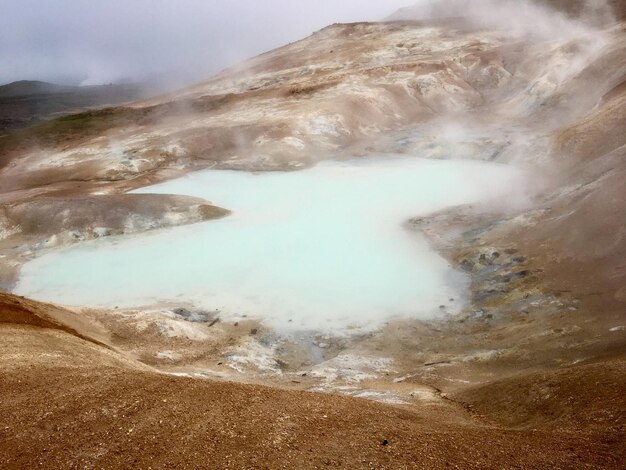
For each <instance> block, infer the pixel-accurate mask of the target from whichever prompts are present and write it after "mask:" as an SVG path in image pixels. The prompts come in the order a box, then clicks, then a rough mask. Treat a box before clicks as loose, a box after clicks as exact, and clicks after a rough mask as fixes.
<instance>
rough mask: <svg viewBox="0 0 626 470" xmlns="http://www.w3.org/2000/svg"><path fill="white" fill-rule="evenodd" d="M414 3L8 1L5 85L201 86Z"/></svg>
mask: <svg viewBox="0 0 626 470" xmlns="http://www.w3.org/2000/svg"><path fill="white" fill-rule="evenodd" d="M410 3H411V0H0V84H2V83H8V82H11V81H14V80H23V79H30V80H47V81H52V82H61V83H84V84H99V83H110V82H118V81H121V80H143V79H146V78H153V77H155V76H156V77H158V76H161V77H173V78H176V79H178V80H181V79H182V80H183V81H197V80H201V79H203V78H205V77H207V76H208V75H210V74H211V73H214V72H216V71H218V70H220V69H222V68H224V67H226V66H228V65H232V64H233V63H236V62H238V61H240V60H242V59H244V58H246V57H250V56H254V55H256V54H258V53H260V52H264V51H267V50H270V49H272V48H275V47H278V46H281V45H283V44H285V43H288V42H291V41H294V40H297V39H299V38H302V37H304V36H307V35H309V34H310V33H312V32H313V31H316V30H318V29H320V28H322V27H324V26H326V25H328V24H331V23H334V22H348V21H361V20H377V19H382V18H384V17H385V16H387V15H389V14H390V13H392V12H393V11H395V10H396V9H397V8H399V7H401V6H406V5H407V4H410Z"/></svg>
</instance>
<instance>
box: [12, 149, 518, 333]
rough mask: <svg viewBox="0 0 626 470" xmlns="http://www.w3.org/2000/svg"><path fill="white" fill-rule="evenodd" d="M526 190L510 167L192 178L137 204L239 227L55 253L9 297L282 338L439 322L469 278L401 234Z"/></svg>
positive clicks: (353, 167)
mask: <svg viewBox="0 0 626 470" xmlns="http://www.w3.org/2000/svg"><path fill="white" fill-rule="evenodd" d="M522 186H523V185H522V176H521V173H520V171H519V170H517V169H515V168H512V167H509V166H503V165H497V164H491V163H489V164H488V163H479V162H470V161H432V160H422V159H417V158H410V159H408V158H406V157H405V158H402V159H400V158H387V159H384V160H383V159H368V160H359V161H347V162H325V163H321V164H319V165H317V166H316V167H315V168H312V169H309V170H305V171H299V172H291V173H284V172H276V173H260V174H252V173H245V172H233V171H212V170H211V171H203V172H198V173H194V174H190V175H188V176H186V177H184V178H181V179H178V180H174V181H170V182H166V183H163V184H160V185H157V186H152V187H148V188H143V189H142V190H140V191H137V192H142V193H169V194H185V195H191V196H199V197H203V198H205V199H207V200H210V201H212V202H213V203H214V204H216V205H218V206H221V207H225V208H227V209H230V210H232V211H233V213H232V215H231V216H229V217H226V218H224V219H220V220H216V221H208V222H205V223H200V224H196V225H192V226H186V227H178V228H174V229H167V230H160V231H158V232H153V233H149V234H145V235H141V236H132V237H115V238H109V239H100V240H96V241H93V242H87V243H81V244H80V245H77V246H74V247H71V248H68V249H63V250H59V251H54V252H52V253H50V254H47V255H44V256H42V257H40V258H38V259H35V260H34V261H32V262H30V263H27V264H26V265H25V266H24V267H23V268H22V275H21V279H20V281H19V283H18V285H17V286H16V289H15V291H16V292H17V293H19V294H22V295H27V296H29V297H34V298H36V299H40V300H47V301H54V302H57V303H64V304H76V305H90V306H105V307H113V306H124V307H131V306H141V305H147V304H154V303H156V302H160V301H170V302H171V301H174V302H191V303H193V304H194V305H195V306H197V307H198V308H202V309H207V310H215V309H218V310H220V311H221V313H220V316H221V318H222V319H226V320H237V319H240V318H242V317H243V316H244V315H245V316H247V317H251V318H259V319H262V320H264V322H265V323H266V324H268V325H269V326H271V327H274V328H277V329H279V330H283V331H288V330H292V331H295V330H332V331H333V332H334V333H346V332H349V331H350V330H351V329H352V328H356V329H359V330H363V329H365V330H367V329H373V328H376V327H378V326H381V325H382V324H383V323H384V322H385V321H387V320H389V319H390V318H394V317H411V318H428V317H434V316H436V315H440V314H441V312H442V310H441V309H440V308H439V306H440V305H446V311H447V312H450V313H453V312H454V311H456V309H458V308H460V306H461V303H462V302H461V299H462V297H463V293H464V290H465V288H466V287H467V286H466V278H465V276H464V275H462V274H460V273H459V272H457V271H454V270H452V269H451V268H450V266H449V264H448V263H447V262H446V261H445V260H444V259H443V258H441V257H440V256H439V255H438V254H437V253H436V252H434V251H433V250H432V249H431V248H430V246H429V244H428V243H427V242H426V240H425V239H424V238H423V237H422V236H421V235H420V234H419V233H416V232H414V231H410V230H408V229H407V228H406V225H405V222H406V221H407V220H408V219H409V218H411V217H414V216H419V215H424V214H427V213H430V212H433V211H435V210H439V209H442V208H445V207H448V206H452V205H457V204H463V203H470V202H475V201H478V200H482V199H485V198H487V197H500V196H504V195H505V194H506V195H507V197H511V195H512V194H514V193H515V188H520V187H522ZM451 298H454V299H455V301H450V299H451Z"/></svg>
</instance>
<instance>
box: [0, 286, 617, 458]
mask: <svg viewBox="0 0 626 470" xmlns="http://www.w3.org/2000/svg"><path fill="white" fill-rule="evenodd" d="M7 300H10V299H7V298H6V297H5V298H4V302H5V305H6V303H7ZM20 308H22V310H23V314H24V315H26V314H27V313H28V312H30V313H31V314H33V311H34V310H44V311H45V310H46V309H47V308H48V306H45V305H42V304H35V303H29V305H26V304H23V305H21V307H20ZM5 309H6V307H0V310H5ZM31 310H32V311H31ZM37 315H39V313H38V314H37ZM20 322H21V321H20ZM21 323H23V322H21ZM31 323H34V322H31ZM0 334H2V337H3V339H4V341H3V342H2V343H0V378H1V379H0V396H1V397H2V400H0V465H2V466H3V467H5V468H33V467H38V468H76V467H80V468H129V467H135V468H207V467H211V468H285V467H286V468H295V467H297V468H321V467H327V466H330V467H342V468H449V467H452V468H455V467H456V468H578V467H581V468H582V467H585V468H606V467H615V466H616V465H618V464H619V462H620V458H621V457H623V455H624V454H623V451H624V449H623V446H622V445H620V444H619V438H620V436H622V434H620V431H618V430H616V429H612V428H611V429H603V430H600V431H598V430H593V429H586V428H583V429H578V428H573V429H568V430H562V431H559V432H558V433H555V432H553V428H552V427H550V426H543V425H542V424H543V423H541V422H539V423H538V424H537V426H536V429H532V430H528V429H526V430H523V429H512V428H509V427H504V426H501V425H491V424H486V423H487V422H488V421H489V418H490V413H491V412H492V408H493V409H495V411H496V413H501V412H502V411H501V410H502V408H501V403H502V402H503V401H502V397H503V396H504V395H508V394H510V393H511V387H510V386H509V387H504V389H503V390H502V394H501V395H498V394H497V393H498V392H500V390H499V388H498V387H501V388H502V386H501V385H499V386H498V387H493V388H490V387H489V386H487V387H485V388H484V389H483V390H482V394H481V395H480V396H479V398H477V399H476V400H475V401H476V402H477V403H478V406H479V407H480V408H479V409H480V412H481V413H483V414H484V415H486V416H485V417H483V418H482V419H479V418H477V417H473V415H469V414H466V412H465V411H464V409H463V408H461V407H458V408H455V409H456V410H457V411H456V412H455V413H452V414H450V413H441V412H440V411H437V410H438V409H433V408H429V407H419V406H418V407H414V408H413V409H407V408H397V407H391V406H387V405H383V404H379V403H374V402H368V401H365V400H360V399H353V398H344V397H337V396H333V395H320V394H312V393H306V392H294V391H286V390H280V389H271V388H267V387H261V386H251V385H241V384H233V383H216V382H209V381H205V380H197V379H187V378H176V377H171V376H165V375H161V374H158V373H154V372H150V371H149V370H146V369H145V368H141V367H139V366H138V365H137V364H135V363H133V362H132V361H128V360H126V359H124V358H123V357H121V356H119V355H117V354H116V353H114V352H111V351H109V350H106V349H103V348H100V347H99V346H96V345H94V344H93V343H89V342H85V341H84V340H81V339H79V338H77V337H75V336H73V335H71V334H70V333H68V332H65V331H60V330H51V329H46V328H43V329H42V328H38V327H35V326H34V324H32V325H31V326H23V325H18V324H7V323H4V324H2V325H0ZM616 367H619V368H620V369H619V371H620V374H621V372H623V364H621V363H620V364H619V365H618V366H616ZM574 371H575V372H577V370H576V369H574ZM596 373H597V371H596V372H594V374H596ZM563 374H566V375H567V372H564V373H563ZM563 374H562V375H563ZM582 374H583V375H586V376H588V379H589V380H591V381H593V376H594V375H593V374H590V373H589V371H587V370H583V371H582ZM621 375H623V374H621ZM610 377H611V376H608V377H607V376H605V377H604V378H603V385H604V384H605V383H606V382H607V381H610V380H611V379H610ZM572 378H574V379H575V378H576V374H575V373H574V374H573V375H571V377H570V382H566V383H568V384H569V385H568V386H570V387H573V386H575V384H574V383H572V382H571V379H572ZM553 379H554V377H553V376H545V377H542V378H541V379H540V380H537V378H535V377H533V378H532V380H533V381H534V383H535V385H531V386H534V387H537V386H541V383H540V382H541V381H544V382H545V381H548V382H549V381H550V380H553ZM563 382H564V381H563V380H562V377H559V383H563ZM526 383H527V380H526V379H525V378H524V377H521V378H519V379H518V384H519V387H523V386H525V384H526ZM583 385H585V384H583ZM577 390H578V397H584V396H587V397H589V400H591V397H592V396H593V395H592V394H593V387H587V386H586V385H585V386H583V387H580V386H579V387H578V389H577ZM469 396H470V395H468V397H469ZM485 396H488V397H489V396H492V397H495V398H494V400H493V401H494V403H495V405H494V406H493V407H492V406H491V400H484V399H483V397H485ZM466 398H467V397H466ZM604 398H605V397H604V396H603V395H599V396H597V397H596V399H597V400H599V403H600V405H601V406H604V408H603V409H606V405H607V404H606V403H604V400H603V399H604ZM609 398H610V397H609ZM579 399H580V398H579ZM558 404H559V402H558V401H557V402H555V404H554V405H555V406H558ZM533 407H534V404H533V403H526V404H524V402H521V401H518V408H511V412H512V413H514V414H515V416H516V417H517V419H518V420H523V419H524V416H526V415H525V414H527V413H529V409H533ZM507 409H508V408H507ZM595 411H596V409H595V408H594V410H592V412H591V413H590V414H591V415H593V413H594V412H595ZM509 420H511V418H509ZM494 421H495V420H494ZM513 421H515V419H514V418H513ZM615 422H617V423H618V424H619V423H622V422H623V420H622V421H617V420H615ZM515 424H517V422H515ZM622 437H623V436H622ZM384 440H386V442H387V445H383V442H384Z"/></svg>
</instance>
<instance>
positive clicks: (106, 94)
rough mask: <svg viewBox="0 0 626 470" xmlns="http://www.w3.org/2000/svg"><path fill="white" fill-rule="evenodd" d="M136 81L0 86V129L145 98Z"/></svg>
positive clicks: (31, 82) (25, 83)
mask: <svg viewBox="0 0 626 470" xmlns="http://www.w3.org/2000/svg"><path fill="white" fill-rule="evenodd" d="M146 96H147V93H146V91H145V87H143V86H142V85H138V84H122V85H100V86H67V85H57V84H55V83H48V82H41V81H31V80H21V81H17V82H13V83H9V84H7V85H2V86H0V131H3V130H8V129H17V128H20V127H27V126H29V125H31V124H33V123H36V122H38V121H41V120H43V119H47V118H49V117H51V116H54V115H60V114H67V113H72V112H76V111H80V110H84V109H85V108H93V107H100V106H105V105H116V104H120V103H124V102H127V101H134V100H137V99H141V98H145V97H146Z"/></svg>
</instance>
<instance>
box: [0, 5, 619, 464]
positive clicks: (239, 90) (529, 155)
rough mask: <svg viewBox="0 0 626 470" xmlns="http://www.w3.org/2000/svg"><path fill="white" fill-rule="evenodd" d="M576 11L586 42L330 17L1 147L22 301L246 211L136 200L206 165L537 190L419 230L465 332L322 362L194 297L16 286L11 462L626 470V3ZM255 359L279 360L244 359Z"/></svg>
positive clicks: (6, 432) (0, 413)
mask: <svg viewBox="0 0 626 470" xmlns="http://www.w3.org/2000/svg"><path fill="white" fill-rule="evenodd" d="M548 3H550V4H551V5H552V6H557V7H561V8H563V7H562V6H563V5H564V2H548ZM565 3H567V7H568V8H567V9H566V10H567V11H566V13H567V15H559V16H558V20H555V21H557V23H554V24H552V23H551V24H552V26H554V25H555V24H558V25H561V26H562V25H568V28H567V30H565V29H564V28H557V27H553V28H551V29H549V34H541V35H537V34H534V33H532V34H524V35H521V36H520V35H519V34H513V33H512V32H511V30H509V29H506V28H497V27H493V26H492V25H486V24H484V23H480V22H478V23H477V22H476V21H474V20H471V21H470V20H468V19H467V18H464V17H458V16H454V17H445V18H437V19H433V20H431V21H424V20H419V21H416V20H413V19H406V18H405V17H403V18H402V19H401V20H397V21H387V22H380V23H355V24H336V25H332V26H329V27H327V28H325V29H323V30H321V31H319V32H317V33H315V34H313V35H312V36H310V37H308V38H305V39H303V40H301V41H298V42H295V43H293V44H289V45H286V46H284V47H282V48H280V49H276V50H274V51H270V52H268V53H266V54H263V55H261V56H258V57H256V58H253V59H251V60H249V61H247V62H245V63H243V64H241V65H239V66H237V67H234V68H232V69H228V70H225V71H223V72H222V73H220V74H218V75H216V76H214V77H212V78H211V79H209V80H207V81H205V82H203V83H199V84H197V85H195V86H192V87H189V88H187V89H184V90H181V91H179V92H176V93H172V94H169V95H164V96H160V97H157V98H154V99H151V100H147V101H141V102H136V103H133V104H131V105H128V106H123V107H114V108H107V109H104V110H95V111H88V112H85V113H81V114H76V115H71V116H66V117H62V118H58V119H54V120H50V121H47V122H45V123H42V124H38V125H35V126H33V127H30V128H27V129H21V130H18V131H13V132H11V133H8V134H7V135H4V136H0V257H1V260H0V287H3V288H4V289H5V290H7V291H10V290H11V288H12V287H13V286H14V283H15V280H16V279H17V277H18V276H19V270H20V266H22V264H23V263H25V262H27V261H28V260H31V259H33V258H34V257H36V256H38V255H40V254H41V253H44V252H48V251H49V250H53V249H57V248H59V247H63V246H68V245H71V244H76V243H81V242H83V241H85V240H90V239H95V238H100V237H107V236H124V235H129V236H130V234H138V233H142V232H144V231H147V230H154V229H163V228H167V227H172V226H174V225H180V224H191V223H196V222H200V221H204V220H208V219H212V218H217V217H224V216H228V210H229V208H228V207H225V208H218V207H215V206H214V205H213V204H212V203H211V202H210V201H204V200H200V199H196V198H191V197H186V196H168V195H150V194H142V195H138V194H127V193H128V191H130V190H132V189H136V188H140V187H144V186H147V185H149V184H152V183H156V182H160V181H164V180H169V179H173V178H176V177H178V176H181V175H184V174H186V173H189V172H192V171H196V170H201V169H206V168H213V169H234V170H241V171H268V170H271V171H275V170H276V171H299V170H303V169H305V168H308V167H311V166H314V165H316V164H317V163H319V162H320V161H323V160H330V159H345V158H352V157H356V158H358V157H361V156H372V155H378V156H381V157H385V156H386V155H398V154H400V155H406V156H412V155H419V156H422V157H426V158H433V159H444V158H465V159H476V160H484V161H491V162H497V163H502V164H511V165H516V166H518V167H521V168H523V169H524V170H525V171H527V172H528V174H529V175H530V178H529V183H528V188H524V189H525V191H526V193H527V194H528V200H527V201H525V202H524V203H523V204H521V203H517V201H498V202H497V203H494V202H492V203H490V204H488V205H474V206H462V207H456V208H453V209H449V210H446V211H444V212H440V213H436V214H431V215H430V216H427V217H420V218H415V219H413V220H411V221H410V223H409V226H410V228H411V229H413V230H416V231H420V232H422V233H424V234H426V235H427V236H428V237H429V240H430V241H431V243H432V245H433V246H434V247H435V248H436V249H437V250H439V251H440V252H441V253H442V254H443V255H444V256H445V257H446V258H447V259H448V260H449V262H450V263H451V264H452V265H453V266H454V267H455V268H456V269H458V270H460V271H463V272H465V273H466V274H467V275H468V276H469V279H470V281H471V287H470V296H471V299H470V302H469V305H468V307H467V308H465V309H464V310H463V311H462V312H461V313H460V314H459V315H456V316H452V317H445V318H442V319H440V320H437V321H435V320H433V321H429V322H419V321H412V320H411V321H409V320H407V321H398V322H390V323H389V324H388V325H386V326H385V327H384V328H382V329H381V330H379V331H377V332H375V333H373V334H371V335H368V336H363V337H351V338H347V339H346V338H314V340H315V341H316V342H317V343H316V344H320V343H321V344H324V346H323V347H322V348H320V352H319V355H318V356H316V357H313V356H312V355H307V352H306V351H304V349H303V348H302V347H300V346H299V345H297V344H294V343H289V342H287V343H285V344H284V345H283V346H281V347H280V348H273V349H272V348H270V347H268V346H267V345H268V344H270V343H271V340H273V338H275V334H274V332H272V331H271V330H270V329H268V328H266V327H265V326H264V325H263V324H262V323H259V322H257V321H256V320H252V319H250V320H249V321H247V322H242V323H241V324H239V323H237V324H229V323H227V322H223V321H221V322H220V321H219V318H217V319H215V318H213V317H211V316H209V315H207V314H206V313H205V312H195V311H194V310H193V309H192V308H191V307H188V306H182V307H181V306H180V305H166V306H159V307H158V308H156V307H154V308H152V307H151V308H150V309H141V308H137V309H116V310H104V309H94V308H88V307H87V306H85V308H71V309H70V308H65V307H56V306H51V305H46V304H41V303H38V302H34V301H30V300H27V299H23V298H19V297H16V296H13V295H11V294H9V293H6V294H0V322H1V323H0V335H2V338H3V339H5V340H6V341H2V342H0V370H1V373H0V394H1V396H2V397H4V398H3V399H2V400H1V401H0V449H2V452H1V454H2V457H0V459H1V460H0V462H2V465H4V466H6V467H7V468H32V467H33V466H36V465H43V466H44V467H48V468H55V467H68V468H74V467H81V468H127V467H129V466H135V467H153V468H163V467H183V468H198V467H206V466H215V467H220V468H244V467H253V468H256V467H261V468H266V467H269V468H281V467H294V466H297V467H301V468H319V467H322V466H342V467H348V468H416V467H417V468H446V467H457V468H618V467H620V465H623V462H624V459H625V458H626V456H625V452H626V448H625V447H624V442H626V435H625V433H624V426H625V425H626V422H625V419H626V402H625V400H624V396H625V394H624V391H625V390H626V383H625V382H624V353H625V352H626V287H625V286H626V265H625V264H624V260H626V212H625V211H624V202H625V201H626V185H625V184H624V182H625V181H626V158H625V157H626V132H624V131H625V130H626V23H625V22H623V18H624V15H623V13H624V9H623V5H622V3H623V2H617V1H616V2H611V5H612V7H613V11H614V13H615V15H614V16H612V17H611V18H609V19H606V20H603V21H602V22H600V23H597V22H592V23H589V22H585V21H579V20H580V18H581V14H582V13H581V11H582V10H581V8H580V5H579V4H580V2H572V3H568V2H565ZM405 13H406V12H405ZM572 17H573V18H574V19H572ZM183 307H184V308H183ZM198 315H200V317H201V318H200V320H198ZM250 350H253V351H257V352H258V351H261V353H262V354H263V360H264V362H263V363H262V364H259V363H258V362H254V361H253V360H252V359H249V358H248V356H245V360H244V361H243V366H242V365H241V359H240V357H241V355H242V354H244V353H245V354H247V353H249V351H250ZM242 351H243V352H242ZM236 355H237V357H238V358H239V359H238V360H239V361H240V363H237V364H236V366H237V367H234V365H233V364H234V363H233V362H232V361H233V357H235V356H236ZM374 356H376V357H379V356H380V357H384V358H386V360H387V359H388V360H389V361H390V362H389V364H392V365H387V363H384V364H383V366H380V363H379V362H375V361H370V362H367V361H365V360H364V358H365V359H367V360H370V359H371V358H372V357H374ZM355 358H356V359H355ZM352 359H354V361H353V362H350V360H352ZM229 361H230V362H229ZM246 361H247V362H246ZM359 361H361V362H359ZM268 364H269V365H268ZM372 364H374V365H372ZM328 371H332V374H334V375H332V377H331V373H330V372H328ZM359 374H360V375H359ZM355 376H359V377H361V376H362V377H366V378H365V379H358V380H356V379H354V377H355ZM234 382H247V383H248V384H247V385H244V384H241V383H239V384H238V383H234ZM268 386H270V387H273V388H268ZM311 391H326V392H332V393H331V394H318V393H311ZM337 394H344V395H354V396H350V397H340V396H338V395H337ZM355 396H356V397H366V398H374V400H378V401H379V402H380V401H383V402H385V401H386V402H387V404H385V403H376V402H375V401H372V400H364V399H362V398H355ZM389 402H391V403H395V405H394V404H388V403H389Z"/></svg>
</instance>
